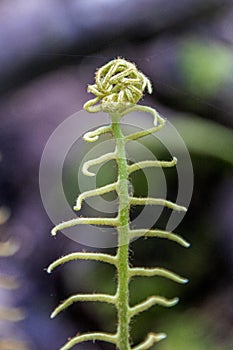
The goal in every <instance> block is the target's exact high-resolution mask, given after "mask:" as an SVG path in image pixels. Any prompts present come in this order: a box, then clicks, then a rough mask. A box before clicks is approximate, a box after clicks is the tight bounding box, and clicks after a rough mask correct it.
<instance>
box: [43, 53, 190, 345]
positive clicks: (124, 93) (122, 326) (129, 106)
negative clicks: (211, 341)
mask: <svg viewBox="0 0 233 350" xmlns="http://www.w3.org/2000/svg"><path fill="white" fill-rule="evenodd" d="M146 89H147V90H148V92H149V93H151V92H152V86H151V83H150V81H149V79H148V78H147V77H146V76H145V75H144V74H142V73H141V72H139V71H138V69H137V68H136V66H135V65H134V64H133V63H131V62H128V61H126V60H124V59H121V58H118V59H115V60H113V61H110V62H109V63H107V64H106V65H104V66H103V67H102V68H100V69H99V70H98V71H97V73H96V81H95V84H94V85H89V86H88V91H89V92H91V93H93V94H94V95H95V96H96V97H95V98H94V99H92V100H90V101H88V102H87V103H86V104H85V105H84V109H85V110H86V111H88V112H90V113H96V112H106V113H108V114H109V116H110V119H111V124H110V125H109V126H103V127H100V128H98V129H96V130H94V131H91V132H88V133H86V134H85V135H84V140H85V141H87V142H95V141H96V140H98V138H99V137H100V136H101V135H102V134H105V133H110V134H111V135H112V137H113V138H114V140H115V151H114V152H111V153H107V154H104V155H102V156H100V157H99V158H96V159H92V160H89V161H87V162H86V163H85V164H84V166H83V173H84V174H85V175H87V176H95V173H94V172H93V171H92V169H91V168H92V166H94V165H97V164H101V163H104V162H107V161H109V160H115V162H116V164H117V169H118V178H117V181H116V182H115V183H112V184H109V185H106V186H103V187H100V188H97V189H93V190H91V191H86V192H84V193H82V194H80V195H79V197H78V199H77V202H76V205H75V207H74V209H75V210H77V211H78V210H80V209H81V206H82V202H83V201H84V200H85V199H86V198H89V197H93V196H99V195H102V194H105V193H108V192H111V191H115V192H116V193H117V195H118V201H119V205H118V214H117V216H116V217H115V218H95V217H92V218H90V217H78V218H75V219H73V220H69V221H67V222H63V223H61V224H59V225H57V226H56V227H54V228H53V230H52V235H56V234H57V232H58V231H59V230H63V229H65V228H68V227H71V226H76V225H83V224H85V225H86V224H88V225H89V224H95V225H103V226H104V225H106V226H112V227H115V229H116V230H117V233H118V246H117V252H116V255H110V254H102V253H88V252H82V253H81V252H80V253H79V252H77V253H72V254H68V255H67V256H64V257H62V258H60V259H58V260H56V261H55V262H53V263H52V264H51V265H50V266H49V267H48V272H49V273H51V272H52V271H53V270H54V269H55V268H56V267H57V266H59V265H62V264H64V263H66V262H69V261H73V260H81V259H83V260H94V261H99V262H104V263H107V264H111V265H114V267H115V269H116V271H117V289H116V292H115V294H114V295H107V294H77V295H73V296H71V297H70V298H68V299H67V300H65V301H64V302H63V303H62V304H60V305H59V306H58V307H57V308H56V309H55V310H54V312H53V313H52V315H51V317H55V316H56V315H57V314H58V313H60V312H61V311H63V310H64V309H66V308H67V307H68V306H70V305H71V304H73V303H75V302H80V301H81V302H84V301H88V302H90V301H98V302H104V303H109V304H113V305H114V306H115V308H116V311H117V315H118V324H117V327H116V332H115V333H114V334H108V333H105V332H96V333H87V334H83V335H77V336H75V337H74V338H72V339H70V340H68V342H67V343H66V344H65V345H64V346H63V347H62V348H61V350H69V349H71V348H72V347H73V346H75V345H76V344H79V343H82V342H87V341H96V340H99V341H104V342H108V343H112V344H114V345H115V347H116V349H118V350H146V349H150V348H151V347H152V346H153V345H154V344H155V343H156V342H158V341H160V340H162V339H164V338H165V337H166V334H164V333H158V334H156V333H150V334H148V335H147V337H146V338H145V340H143V341H142V342H141V343H140V344H138V345H132V344H131V340H130V339H131V336H130V323H131V320H132V318H133V317H135V316H136V315H138V314H139V313H141V312H143V311H145V310H148V309H149V308H151V307H152V306H154V305H162V306H165V307H170V306H173V305H175V304H177V302H178V298H173V299H170V300H169V299H166V298H164V297H162V296H151V297H149V298H148V299H146V300H145V301H143V302H141V303H139V304H137V305H133V306H131V305H130V297H129V284H130V281H131V280H132V278H134V277H136V276H143V277H150V276H162V277H165V278H168V279H170V280H173V281H175V282H178V283H187V282H188V280H187V279H186V278H183V277H181V276H178V275H177V274H175V273H174V272H171V271H169V270H166V269H164V268H159V267H156V268H144V267H131V265H130V263H129V244H130V240H131V239H133V238H137V237H140V236H146V237H159V238H166V239H170V240H171V241H174V242H176V243H178V244H180V245H181V246H183V247H189V243H188V242H186V241H185V240H184V239H183V238H182V237H180V236H179V235H177V234H174V233H172V232H168V231H164V230H157V229H149V228H145V229H131V228H130V207H131V206H132V205H146V204H150V205H160V206H166V207H168V208H171V209H173V210H177V211H186V208H185V207H183V206H180V205H178V204H176V203H173V202H171V201H168V200H165V199H161V198H137V197H133V196H131V195H130V191H129V188H128V182H129V177H130V174H132V173H133V172H135V171H137V170H139V169H144V168H149V167H173V166H175V165H176V162H177V160H176V158H173V159H172V160H171V161H152V160H145V161H141V162H138V163H135V164H131V165H129V164H128V161H127V157H126V144H127V143H128V142H130V141H132V140H137V139H139V138H141V137H144V136H146V135H149V134H151V133H154V132H156V131H158V130H160V129H161V128H163V127H164V125H165V120H164V119H163V118H162V117H160V115H159V114H158V113H157V112H156V110H154V109H153V108H150V107H147V106H142V105H138V104H137V103H138V102H139V100H140V99H141V98H142V96H143V94H144V92H145V90H146ZM133 111H139V112H146V113H149V114H151V115H152V116H153V127H151V128H150V129H147V130H143V131H139V132H136V133H133V134H130V135H124V134H123V132H122V129H121V123H120V121H121V118H122V117H123V116H124V115H126V114H128V113H130V112H133Z"/></svg>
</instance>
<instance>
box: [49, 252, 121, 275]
mask: <svg viewBox="0 0 233 350" xmlns="http://www.w3.org/2000/svg"><path fill="white" fill-rule="evenodd" d="M74 260H95V261H100V262H104V263H107V264H111V265H116V257H115V256H112V255H110V254H101V253H86V252H85V253H71V254H67V255H65V256H62V257H61V258H59V259H57V260H55V261H54V262H53V263H52V264H50V265H49V267H48V268H47V272H48V273H51V272H52V271H53V270H54V269H55V268H56V267H58V266H60V265H63V264H65V263H66V262H69V261H74Z"/></svg>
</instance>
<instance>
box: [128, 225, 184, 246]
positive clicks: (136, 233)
mask: <svg viewBox="0 0 233 350" xmlns="http://www.w3.org/2000/svg"><path fill="white" fill-rule="evenodd" d="M129 235H130V239H133V238H137V237H157V238H165V239H169V240H170V241H173V242H176V243H178V244H180V245H181V246H182V247H184V248H189V247H190V243H189V242H187V241H186V240H185V239H184V238H182V237H181V236H179V235H177V234H176V233H172V232H169V231H164V230H147V229H138V230H130V232H129Z"/></svg>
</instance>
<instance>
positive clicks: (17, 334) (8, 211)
mask: <svg viewBox="0 0 233 350" xmlns="http://www.w3.org/2000/svg"><path fill="white" fill-rule="evenodd" d="M232 45H233V8H232V1H231V0H205V1H203V0H177V1H173V0H70V1H64V0H56V1H55V0H50V1H45V0H31V1H26V0H1V1H0V81H1V84H0V94H1V95H0V151H1V158H2V159H1V163H0V200H1V203H0V205H1V210H0V214H1V215H0V221H1V224H2V225H1V235H0V239H1V244H0V256H1V257H0V287H1V288H0V305H1V307H0V349H1V350H11V349H17V350H26V349H27V350H47V349H51V350H56V349H59V347H61V345H62V344H64V343H65V341H66V339H67V338H68V337H71V336H74V335H75V334H76V333H77V332H80V333H81V332H84V331H92V330H101V329H105V330H106V331H112V330H113V329H114V320H115V316H114V310H112V309H111V307H109V306H104V305H94V304H78V305H74V306H72V307H70V308H69V309H68V310H67V311H66V312H64V313H62V314H61V315H59V316H58V317H57V318H56V319H54V320H50V318H49V315H50V313H51V311H52V309H53V307H55V306H56V305H57V304H58V303H59V301H60V300H63V299H65V298H66V297H68V296H69V295H71V294H72V293H77V292H89V293H90V292H94V291H95V292H97V291H109V292H112V291H113V290H114V285H115V276H114V272H113V270H112V269H111V268H110V267H108V266H100V265H101V264H97V263H94V262H90V263H88V262H77V263H70V264H68V265H66V266H64V267H62V268H60V269H58V270H57V271H55V272H54V273H53V274H52V275H47V273H46V271H45V269H46V267H47V266H48V265H49V263H51V261H53V260H54V259H55V258H58V257H59V256H61V255H64V254H65V253H68V252H73V251H81V250H83V249H87V250H92V251H95V250H96V249H94V248H91V247H85V246H83V245H81V244H78V243H76V242H73V241H71V240H70V239H68V238H67V237H65V236H64V235H62V234H60V235H58V237H57V239H56V240H55V239H53V238H51V237H50V234H49V232H50V230H51V228H52V225H53V224H52V223H51V222H50V220H49V219H48V216H47V214H46V212H45V210H44V208H43V205H42V202H41V199H40V193H39V181H38V176H39V164H40V159H41V155H42V152H43V149H44V146H45V144H46V141H47V140H48V138H49V136H50V135H51V133H52V132H53V130H54V129H55V128H56V127H57V126H58V125H59V124H60V123H61V122H62V121H63V120H65V119H66V118H67V117H68V116H70V115H71V114H73V113H75V112H77V111H79V110H81V109H82V106H83V103H84V102H85V101H86V100H87V99H88V98H90V96H88V94H87V92H86V86H87V84H88V83H92V82H93V75H94V72H95V70H96V67H100V66H101V65H103V64H105V63H106V62H107V61H108V60H109V59H113V58H116V57H118V56H120V57H124V58H126V59H129V60H132V61H133V62H135V63H136V64H137V65H138V67H139V68H140V70H142V71H143V72H144V73H145V74H146V75H147V76H149V77H150V79H151V80H152V83H153V86H154V92H153V94H152V95H151V96H149V97H145V98H144V101H143V102H142V103H143V104H150V105H151V106H154V107H155V108H156V109H157V110H158V111H159V112H160V113H161V114H163V115H165V116H166V117H167V118H168V119H169V120H170V118H171V120H172V123H173V125H175V126H176V128H177V130H178V131H179V133H180V134H181V136H182V137H183V139H184V141H185V143H186V145H187V147H188V149H189V152H190V155H191V158H192V162H193V168H194V180H195V184H194V192H193V197H192V201H191V204H190V207H189V211H188V213H187V215H186V216H185V219H184V220H183V221H182V223H181V224H180V225H179V227H178V228H177V230H176V231H177V232H179V233H180V234H182V235H183V236H184V237H185V238H186V239H188V240H189V241H190V242H191V244H192V247H191V248H190V249H188V250H185V249H182V248H180V247H179V246H176V245H175V244H172V243H170V242H164V241H163V242H160V241H159V242H157V240H156V239H148V240H142V239H140V240H138V241H137V242H135V243H134V244H133V245H132V247H131V248H132V253H131V255H132V261H133V263H134V264H135V265H136V264H138V265H139V264H140V265H146V266H156V265H159V266H164V267H168V268H171V269H172V270H175V271H177V272H178V273H180V274H182V275H186V276H188V278H189V279H190V283H189V284H188V285H186V286H179V285H178V286H177V285H175V284H174V283H172V282H169V281H166V280H162V279H160V278H157V279H156V278H150V279H143V280H142V279H138V280H135V281H134V282H133V283H132V288H131V289H132V292H131V294H132V302H136V301H139V300H142V299H143V298H144V297H146V296H147V295H149V294H153V293H158V294H163V295H166V296H167V297H173V296H176V295H179V296H180V299H181V302H180V304H179V305H178V306H176V307H175V308H173V309H162V308H161V307H154V308H152V309H151V310H150V311H149V312H145V313H143V314H142V315H140V316H138V317H137V318H136V319H135V321H134V322H133V324H132V336H133V340H134V341H135V343H136V342H139V341H141V340H142V339H144V337H145V334H146V332H147V331H155V332H156V331H165V332H166V333H167V334H168V339H167V340H166V341H163V342H161V343H159V344H158V345H156V346H154V348H156V349H158V350H171V349H173V350H186V349H187V348H189V350H230V349H232V348H233V335H232V334H233V332H232V331H233V293H232V292H233V281H232V267H233V251H232V248H233V223H232V212H233V186H232V185H233V179H232V165H233V131H232V127H233V96H232V88H233V50H232V48H233V46H232ZM93 117H94V116H93ZM80 123H82V121H81V120H80ZM147 145H148V147H150V149H151V150H152V151H153V152H155V154H156V156H157V157H158V158H159V157H161V158H164V156H165V155H164V153H163V151H162V150H156V148H155V147H154V145H153V143H151V144H150V142H149V141H148V143H147ZM156 152H158V153H156ZM58 157H59V155H58ZM78 157H79V155H78V154H77V159H78ZM103 174H104V173H102V177H103ZM72 176H73V175H72V171H70V178H68V181H67V182H66V184H67V185H66V186H67V191H68V192H69V193H71V194H72V195H71V196H73V198H75V197H76V195H77V191H78V188H73V187H72V186H71V184H73V183H74V181H73V178H72ZM168 180H169V181H170V182H169V183H170V184H171V185H170V186H171V189H170V193H171V195H172V194H175V193H176V192H175V187H176V178H175V176H173V175H171V176H169V177H168ZM134 181H135V188H136V189H137V192H138V193H139V194H140V193H144V192H145V191H146V184H144V181H143V179H142V177H140V174H139V176H138V177H135V179H134ZM69 184H70V186H69ZM82 214H83V215H85V210H84V212H83V213H82ZM165 214H166V213H165ZM134 215H137V212H136V211H135V212H134ZM61 220H62V218H61ZM165 221H166V215H165V216H164V218H162V219H161V223H160V224H161V225H162V224H164V222H165ZM102 251H107V252H110V253H111V252H113V251H112V250H109V249H108V250H102ZM77 349H83V350H84V349H85V350H86V349H87V350H100V349H104V350H107V349H113V347H111V346H108V345H106V344H104V343H95V344H91V343H86V344H83V345H80V346H79V347H78V346H77Z"/></svg>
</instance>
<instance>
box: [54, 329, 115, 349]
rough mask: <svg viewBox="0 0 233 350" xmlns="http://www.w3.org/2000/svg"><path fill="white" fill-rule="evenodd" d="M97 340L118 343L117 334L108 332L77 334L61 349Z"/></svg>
mask: <svg viewBox="0 0 233 350" xmlns="http://www.w3.org/2000/svg"><path fill="white" fill-rule="evenodd" d="M96 340H99V341H104V342H107V343H111V344H117V335H116V334H108V333H87V334H83V335H77V336H76V337H74V338H71V339H70V340H69V341H68V342H67V343H66V344H65V345H64V346H63V347H62V348H61V349H60V350H69V349H71V348H72V347H73V346H75V345H76V344H79V343H84V342H87V341H93V342H95V341H96Z"/></svg>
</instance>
